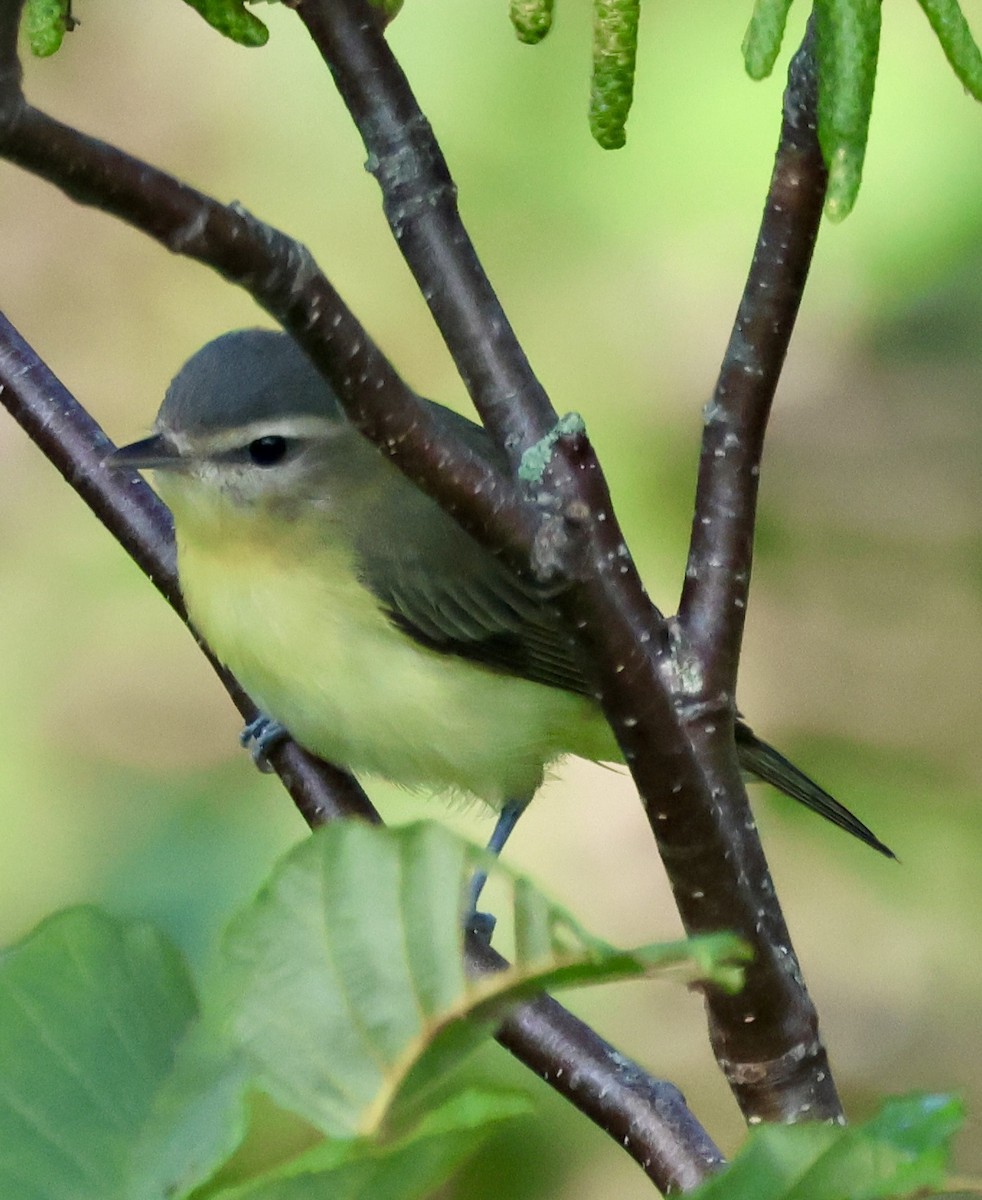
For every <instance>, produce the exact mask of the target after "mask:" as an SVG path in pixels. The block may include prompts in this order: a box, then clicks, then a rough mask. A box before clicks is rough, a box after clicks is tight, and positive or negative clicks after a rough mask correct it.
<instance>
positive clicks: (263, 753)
mask: <svg viewBox="0 0 982 1200" xmlns="http://www.w3.org/2000/svg"><path fill="white" fill-rule="evenodd" d="M289 736H290V734H289V733H288V731H287V729H286V727H285V726H283V725H281V724H280V723H279V721H274V720H273V718H272V717H267V716H266V714H265V713H260V714H259V716H258V717H255V718H254V719H253V720H252V721H250V722H249V723H248V725H246V727H245V728H244V729H243V730H242V732H241V733H240V734H239V741H240V742H241V743H242V745H243V746H246V747H248V749H249V753H250V754H251V755H252V761H253V762H254V763H255V764H256V766H257V767H258V768H259V770H260V771H262V773H263V774H264V775H269V774H271V773H272V771H273V765H272V763H271V762H270V761H269V752H270V750H272V749H273V747H274V746H276V745H277V744H278V743H279V742H282V741H283V740H284V739H285V738H288V737H289Z"/></svg>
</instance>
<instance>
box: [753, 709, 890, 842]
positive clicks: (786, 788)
mask: <svg viewBox="0 0 982 1200" xmlns="http://www.w3.org/2000/svg"><path fill="white" fill-rule="evenodd" d="M736 744H737V755H738V757H739V759H740V766H741V767H742V768H743V769H744V770H745V771H747V772H748V773H749V774H751V775H753V776H755V777H756V778H758V779H763V780H764V782H765V783H769V784H771V785H772V786H773V787H776V788H777V790H778V791H779V792H784V794H785V795H786V796H790V797H791V798H792V799H793V800H797V801H799V802H800V803H801V804H803V805H804V806H805V807H806V808H810V809H811V810H812V812H817V813H818V814H819V815H820V816H823V817H824V818H825V819H826V820H827V821H831V822H832V824H833V825H838V826H839V828H840V829H845V830H846V831H847V832H848V833H851V834H852V835H853V837H857V838H859V840H860V841H861V842H865V843H866V845H867V846H872V847H873V849H874V850H878V851H879V852H880V853H881V854H884V855H886V857H887V858H896V857H897V856H896V855H895V854H894V852H893V851H892V850H891V849H890V848H889V846H885V845H884V844H883V843H882V842H881V841H880V839H879V838H878V837H877V836H876V834H874V833H873V831H872V830H871V829H868V828H867V827H866V826H865V825H864V824H863V823H862V821H860V819H859V818H858V817H857V816H854V815H853V814H852V813H851V812H850V811H849V809H848V808H846V807H845V805H843V804H840V803H839V801H838V800H836V799H835V798H834V797H833V796H830V795H829V794H828V792H827V791H825V789H824V788H820V787H819V786H818V784H817V783H816V782H815V781H814V780H813V779H809V778H808V776H807V775H806V774H805V773H804V772H803V771H800V770H799V769H798V768H797V767H796V766H795V765H794V763H793V762H789V761H788V759H786V758H785V757H784V755H783V754H781V753H779V752H778V751H777V750H775V749H774V747H773V746H769V745H768V744H767V742H762V741H761V740H760V738H759V737H757V735H756V734H755V733H754V732H753V731H752V730H751V729H748V727H747V726H746V725H744V724H743V723H742V722H737V728H736Z"/></svg>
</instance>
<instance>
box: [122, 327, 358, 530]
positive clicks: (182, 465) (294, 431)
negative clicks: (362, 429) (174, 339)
mask: <svg viewBox="0 0 982 1200" xmlns="http://www.w3.org/2000/svg"><path fill="white" fill-rule="evenodd" d="M338 442H340V443H341V446H339V445H338ZM365 447H367V443H363V442H362V439H361V437H360V436H359V435H358V434H356V433H355V430H354V429H353V427H352V426H351V425H349V424H348V422H347V420H346V418H345V417H344V414H343V412H342V410H341V408H340V405H339V404H338V402H337V398H336V397H335V395H334V393H333V391H332V390H331V388H330V386H329V385H328V384H327V383H326V382H325V381H324V380H323V379H322V378H321V376H320V375H319V374H318V372H317V371H316V370H315V368H314V366H313V364H312V363H311V362H310V360H309V359H308V358H307V356H306V355H305V354H304V353H303V351H302V350H301V349H300V348H299V347H298V346H297V345H296V343H295V342H294V341H293V339H292V338H290V337H288V336H287V335H286V334H284V333H278V332H274V331H272V330H265V329H243V330H238V331H236V332H234V333H226V334H224V335H223V336H222V337H219V338H216V339H215V340H214V341H212V342H209V343H208V344H207V345H206V346H204V347H203V348H202V349H201V350H199V351H198V352H197V354H195V355H193V356H192V357H191V358H190V359H189V360H188V361H187V362H186V363H185V364H184V366H183V367H182V368H181V369H180V371H178V373H177V375H176V376H175V377H174V379H173V381H172V383H171V385H170V387H169V388H168V389H167V394H166V396H165V397H164V401H163V403H162V404H161V406H160V411H159V412H158V414H157V420H156V422H155V423H154V432H153V434H152V435H151V436H150V437H148V438H145V439H144V440H143V441H141V442H135V443H134V444H133V445H130V446H124V447H122V449H120V450H117V451H116V453H115V454H114V455H113V458H112V460H111V462H112V465H113V466H119V467H136V468H137V469H153V470H155V471H157V472H159V473H160V474H159V475H158V481H157V482H158V487H159V488H160V490H161V492H162V494H163V495H164V498H165V499H166V500H167V501H168V503H170V504H171V507H172V508H174V507H175V504H174V501H175V500H176V501H178V502H179V501H180V500H181V499H182V498H183V495H185V494H187V493H188V492H189V491H191V492H193V493H194V496H195V497H196V502H197V503H199V504H200V503H202V502H203V500H204V499H205V497H206V495H207V494H208V493H211V494H213V495H215V496H216V497H217V496H218V495H221V496H222V497H224V499H226V500H231V501H232V502H233V503H234V504H236V505H237V506H240V507H241V506H252V505H255V504H257V503H259V504H264V505H274V506H291V505H296V504H300V503H308V504H309V503H310V502H311V500H312V499H315V498H316V500H317V501H318V502H320V503H322V504H327V503H329V502H330V497H331V491H332V489H331V488H329V487H328V488H325V486H324V484H325V476H328V477H329V476H330V475H331V474H332V473H333V474H334V475H335V477H337V476H338V473H339V472H340V473H342V474H343V473H344V472H345V471H346V470H347V467H346V463H347V461H348V460H349V458H351V456H353V457H354V458H355V459H356V460H358V461H361V459H362V457H363V455H364V453H365ZM169 480H172V481H173V482H169ZM187 498H188V499H189V500H190V499H191V498H192V497H191V496H190V495H188V496H187Z"/></svg>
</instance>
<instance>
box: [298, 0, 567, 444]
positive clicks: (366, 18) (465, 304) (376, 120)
mask: <svg viewBox="0 0 982 1200" xmlns="http://www.w3.org/2000/svg"><path fill="white" fill-rule="evenodd" d="M293 7H295V8H296V10H297V13H298V15H299V16H300V19H301V20H302V21H303V22H304V24H305V25H306V26H307V29H308V30H309V31H310V35H311V37H312V38H313V39H314V42H315V44H316V45H317V48H318V49H319V50H320V52H321V54H322V55H323V57H324V61H325V62H326V63H327V65H328V67H329V68H330V70H331V73H332V75H333V76H334V82H335V83H336V84H337V87H338V91H339V92H340V93H341V96H342V98H343V99H344V102H345V104H346V105H347V106H348V111H349V112H350V113H351V117H352V120H353V121H354V122H355V124H356V125H357V126H358V130H359V132H360V133H361V136H362V139H363V140H364V142H365V147H366V149H367V150H368V164H367V165H368V169H369V170H370V171H371V172H372V174H373V175H374V176H375V178H376V179H377V180H378V183H379V186H380V188H381V189H382V196H383V205H384V209H385V215H386V217H387V218H388V221H389V225H390V226H391V228H392V233H393V236H394V237H395V239H396V241H397V242H398V243H399V248H400V249H401V250H402V252H403V254H404V255H405V257H406V262H407V263H408V265H409V267H410V269H411V270H412V272H413V275H414V276H415V278H416V282H417V283H418V284H419V289H420V292H421V293H422V295H423V297H424V298H425V300H426V302H427V304H429V306H430V311H431V312H432V313H433V317H434V320H435V321H436V324H437V327H438V328H439V329H440V331H441V333H442V334H443V335H444V339H445V340H446V342H447V346H448V348H449V350H450V353H451V354H452V355H453V358H454V362H455V363H456V364H457V369H458V371H459V372H460V377H461V379H462V380H463V381H464V384H465V386H466V387H467V390H468V392H469V393H470V395H471V397H472V399H473V400H474V403H475V405H476V406H477V410H478V412H479V413H480V414H481V419H482V420H483V422H484V424H485V425H486V426H487V428H488V429H489V430H490V432H491V433H492V435H493V436H494V437H495V438H496V440H497V441H498V443H499V445H501V446H503V447H505V448H506V449H507V450H509V451H510V452H511V454H512V456H513V461H515V462H516V463H517V461H518V458H519V457H520V455H521V452H522V450H524V449H525V448H526V447H528V446H529V445H531V444H532V443H533V442H536V441H538V440H539V438H542V437H544V436H545V435H546V434H547V433H548V432H549V430H550V429H551V428H552V427H553V425H554V424H555V420H556V414H555V412H554V410H553V408H552V405H551V404H550V402H549V398H548V397H547V396H546V394H545V392H544V391H543V388H542V385H541V384H540V383H539V381H538V380H537V379H536V377H535V375H534V374H533V372H532V368H531V367H530V366H529V362H528V359H527V358H526V356H525V352H524V351H523V350H522V348H521V346H520V345H519V343H518V339H517V338H516V337H515V332H514V330H513V329H512V327H511V325H510V324H509V322H508V318H507V317H506V316H505V313H504V310H503V309H502V307H501V304H500V303H499V301H498V297H497V296H496V295H495V292H494V289H493V288H492V287H491V283H490V281H489V280H488V278H487V276H486V275H485V273H484V270H483V268H482V267H481V264H480V261H479V260H478V257H477V252H476V251H475V249H474V245H473V243H472V242H471V239H470V237H469V236H468V234H467V232H466V230H465V229H464V227H463V224H462V223H461V220H460V214H459V213H458V210H457V188H456V186H455V184H454V182H453V180H452V178H451V176H450V169H449V167H448V166H447V163H446V160H445V159H444V157H443V153H442V151H441V150H440V147H439V145H438V144H437V141H436V139H435V138H434V136H433V131H432V129H431V128H430V125H429V122H428V121H427V120H426V117H425V116H424V115H423V113H422V112H421V111H420V108H419V106H418V105H417V103H416V99H415V97H414V96H413V93H412V90H411V89H410V86H409V82H408V80H407V79H406V77H405V75H404V73H403V71H402V68H401V67H400V66H399V64H398V62H396V60H395V58H394V57H393V55H392V53H391V52H390V50H389V48H388V46H387V45H386V42H385V39H384V38H383V37H382V36H381V22H380V21H379V20H378V19H377V15H376V14H375V12H374V11H373V10H372V8H371V7H370V6H369V5H367V4H365V3H361V2H360V0H359V2H354V3H352V2H350V0H330V3H325V2H324V0H294V3H293Z"/></svg>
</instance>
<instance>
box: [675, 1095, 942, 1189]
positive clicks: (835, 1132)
mask: <svg viewBox="0 0 982 1200" xmlns="http://www.w3.org/2000/svg"><path fill="white" fill-rule="evenodd" d="M963 1116H964V1113H963V1109H962V1105H961V1102H960V1101H959V1100H958V1099H956V1098H955V1097H952V1096H939V1095H920V1096H909V1097H903V1098H899V1099H894V1100H889V1101H887V1102H886V1104H884V1106H883V1108H882V1109H881V1110H880V1112H879V1113H878V1114H877V1115H876V1116H875V1117H873V1118H872V1119H871V1120H869V1121H867V1122H865V1123H864V1124H862V1125H852V1126H835V1125H819V1124H804V1125H765V1126H761V1127H759V1128H757V1129H755V1130H754V1131H753V1132H752V1133H751V1134H750V1137H749V1138H748V1139H747V1142H746V1144H745V1146H744V1147H743V1149H742V1150H741V1151H740V1153H739V1155H738V1156H737V1158H736V1159H734V1161H733V1162H732V1163H731V1164H730V1166H729V1167H728V1168H727V1169H726V1170H724V1171H722V1172H720V1174H719V1175H716V1176H714V1177H713V1178H712V1179H710V1180H708V1181H707V1182H706V1183H705V1184H703V1186H702V1187H701V1188H697V1189H696V1190H695V1191H694V1192H693V1193H692V1200H842V1197H844V1196H848V1197H849V1200H875V1198H876V1197H887V1196H906V1195H909V1194H911V1193H912V1192H917V1191H919V1190H920V1189H923V1188H928V1187H938V1186H941V1184H942V1182H943V1178H944V1168H945V1164H946V1162H947V1158H948V1149H949V1142H950V1140H951V1138H952V1136H953V1134H954V1133H955V1132H956V1131H957V1129H958V1127H959V1126H960V1125H961V1122H962V1119H963Z"/></svg>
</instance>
